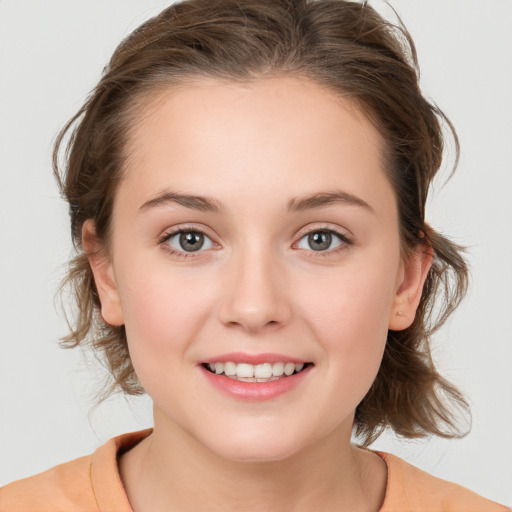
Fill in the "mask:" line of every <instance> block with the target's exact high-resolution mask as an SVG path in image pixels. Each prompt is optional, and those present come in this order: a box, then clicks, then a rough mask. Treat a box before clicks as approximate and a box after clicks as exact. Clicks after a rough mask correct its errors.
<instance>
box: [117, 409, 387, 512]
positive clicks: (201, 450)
mask: <svg viewBox="0 0 512 512" xmlns="http://www.w3.org/2000/svg"><path fill="white" fill-rule="evenodd" d="M342 427H343V428H340V429H339V430H337V431H335V432H333V433H331V434H330V435H329V436H328V437H326V438H323V439H320V440H318V441H317V442H316V443H314V444H313V445H311V446H308V447H306V448H304V449H302V450H300V451H299V452H297V453H294V454H293V455H292V456H290V457H288V458H286V459H283V460H277V461H265V462H245V461H236V460H229V459H226V458H224V457H222V456H220V455H218V454H216V453H214V452H212V451H211V450H209V449H208V448H207V447H206V446H204V445H203V444H201V443H200V442H199V441H197V440H196V439H195V438H193V437H192V436H191V435H190V434H189V433H187V432H185V431H184V430H183V429H181V428H180V427H179V426H178V425H176V424H175V423H173V422H169V421H165V418H160V417H159V415H158V414H155V429H154V431H153V434H152V435H150V436H149V437H148V438H146V439H145V440H143V441H142V442H141V443H139V444H138V445H137V446H136V447H134V448H133V449H132V450H130V451H129V452H126V453H125V454H124V455H122V456H121V459H120V472H121V478H122V480H123V483H124V485H125V488H126V491H127V494H128V498H129V500H130V503H131V505H132V508H133V510H134V512H139V511H143V510H169V511H174V510H176V511H183V512H186V511H187V512H188V511H194V512H197V511H210V510H223V511H224V512H228V511H235V510H236V511H239V510H244V511H248V512H251V511H253V510H254V511H260V510H265V511H268V512H273V511H280V512H283V511H294V512H299V511H311V510H326V511H329V510H336V511H343V510H347V511H348V510H350V511H351V512H355V511H371V512H376V511H377V510H378V509H379V506H380V504H381V503H382V501H383V498H384V489H385V482H386V474H385V473H386V470H385V463H384V462H383V461H382V460H381V459H380V458H379V457H378V456H376V455H374V454H371V453H369V452H367V451H364V450H361V449H359V448H356V447H354V446H352V445H351V444H350V434H351V424H350V425H349V427H350V428H347V426H342Z"/></svg>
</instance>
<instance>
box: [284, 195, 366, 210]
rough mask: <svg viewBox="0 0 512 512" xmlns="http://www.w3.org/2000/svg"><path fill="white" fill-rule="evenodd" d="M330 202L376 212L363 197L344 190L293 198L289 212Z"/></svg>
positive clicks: (323, 205) (317, 206) (290, 201)
mask: <svg viewBox="0 0 512 512" xmlns="http://www.w3.org/2000/svg"><path fill="white" fill-rule="evenodd" d="M330 204H344V205H349V206H359V207H361V208H364V209H366V210H368V211H369V212H371V213H375V211H374V210H373V208H372V207H371V206H370V205H369V204H368V203H367V202H366V201H363V200H362V199H361V198H359V197H357V196H354V195H352V194H349V193H347V192H342V191H334V192H319V193H318V194H313V195H310V196H304V197H302V198H292V199H290V200H289V201H288V211H289V212H303V211H305V210H311V209H314V208H323V207H325V206H328V205H330Z"/></svg>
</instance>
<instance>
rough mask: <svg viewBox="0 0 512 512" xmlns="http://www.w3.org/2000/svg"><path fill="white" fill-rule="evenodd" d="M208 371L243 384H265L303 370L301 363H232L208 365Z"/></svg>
mask: <svg viewBox="0 0 512 512" xmlns="http://www.w3.org/2000/svg"><path fill="white" fill-rule="evenodd" d="M208 367H209V368H210V370H211V371H212V372H214V373H216V374H217V375H220V374H222V373H223V374H224V375H226V377H231V378H233V379H236V380H241V381H245V382H267V381H272V380H276V379H278V378H281V377H283V376H290V375H292V374H293V373H294V372H297V373H298V372H300V371H301V370H302V369H303V368H304V364H303V363H297V364H295V363H273V364H272V363H262V364H256V365H253V364H247V363H238V364H237V363H234V362H232V361H227V362H225V363H209V364H208Z"/></svg>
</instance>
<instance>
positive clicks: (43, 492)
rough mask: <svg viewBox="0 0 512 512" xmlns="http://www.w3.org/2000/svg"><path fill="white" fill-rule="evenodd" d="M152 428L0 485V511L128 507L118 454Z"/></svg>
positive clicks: (91, 511) (85, 511)
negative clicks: (37, 472)
mask: <svg viewBox="0 0 512 512" xmlns="http://www.w3.org/2000/svg"><path fill="white" fill-rule="evenodd" d="M150 433H151V429H147V430H142V431H140V432H133V433H130V434H123V435H121V436H117V437H114V438H113V439H111V440H110V441H107V442H106V443H105V444H104V445H102V446H100V447H99V448H98V449H97V450H96V451H95V452H94V453H93V454H92V455H87V456H85V457H80V458H78V459H75V460H72V461H71V462H66V463H65V464H60V465H58V466H55V467H53V468H51V469H49V470H47V471H45V472H43V473H39V474H38V475H34V476H31V477H29V478H24V479H23V480H18V481H16V482H13V483H11V484H8V485H6V486H5V487H2V488H1V489H0V512H100V511H104V512H107V511H108V512H113V511H116V512H123V511H131V507H130V504H129V503H128V498H127V496H126V493H125V491H124V487H123V484H122V481H121V477H120V475H119V469H118V465H117V457H118V455H119V454H120V453H122V452H123V451H125V450H128V449H130V448H131V447H133V446H134V445H135V444H137V443H138V442H139V441H141V440H142V439H144V438H145V437H147V436H148V435H149V434H150Z"/></svg>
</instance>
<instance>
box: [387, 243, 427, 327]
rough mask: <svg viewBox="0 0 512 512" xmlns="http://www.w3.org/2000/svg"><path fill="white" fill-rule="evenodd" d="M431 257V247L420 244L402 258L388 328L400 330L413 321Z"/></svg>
mask: <svg viewBox="0 0 512 512" xmlns="http://www.w3.org/2000/svg"><path fill="white" fill-rule="evenodd" d="M432 259H433V251H432V248H430V247H428V246H426V245H423V244H420V245H418V247H417V248H416V249H415V250H414V252H413V253H412V254H410V255H409V256H408V257H407V258H405V259H404V260H402V264H401V269H400V278H399V280H398V286H397V289H396V293H395V298H394V301H393V307H392V308H391V312H390V316H389V325H388V328H389V329H390V330H392V331H401V330H403V329H407V328H408V327H410V326H411V324H412V323H413V321H414V318H415V316H416V310H417V308H418V305H419V303H420V300H421V295H422V292H423V286H424V284H425V280H426V279H427V275H428V272H429V270H430V267H431V265H432Z"/></svg>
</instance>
